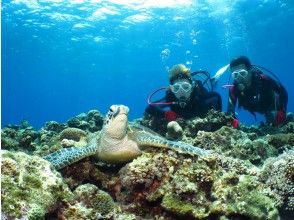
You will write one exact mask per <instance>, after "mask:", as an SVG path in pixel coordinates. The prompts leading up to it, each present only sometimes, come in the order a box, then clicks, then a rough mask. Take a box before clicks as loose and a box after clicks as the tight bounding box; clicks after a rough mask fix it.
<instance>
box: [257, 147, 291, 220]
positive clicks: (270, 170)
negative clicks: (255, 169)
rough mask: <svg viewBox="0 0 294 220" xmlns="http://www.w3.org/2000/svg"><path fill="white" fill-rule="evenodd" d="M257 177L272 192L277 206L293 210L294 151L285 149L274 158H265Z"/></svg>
mask: <svg viewBox="0 0 294 220" xmlns="http://www.w3.org/2000/svg"><path fill="white" fill-rule="evenodd" d="M259 177H260V179H261V180H262V181H263V182H264V183H265V184H266V185H267V186H268V187H269V188H270V189H271V193H274V195H275V196H274V198H275V199H276V203H277V204H276V205H277V207H279V208H282V209H283V210H285V211H292V212H293V211H294V151H293V150H290V151H286V152H284V153H283V154H281V155H280V156H278V157H276V158H269V159H267V160H266V161H265V163H264V166H263V168H262V170H261V172H260V173H259ZM293 216H294V215H293Z"/></svg>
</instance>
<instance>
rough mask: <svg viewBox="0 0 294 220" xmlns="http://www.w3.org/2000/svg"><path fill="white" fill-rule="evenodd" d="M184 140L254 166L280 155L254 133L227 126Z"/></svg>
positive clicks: (200, 132)
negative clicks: (248, 162)
mask: <svg viewBox="0 0 294 220" xmlns="http://www.w3.org/2000/svg"><path fill="white" fill-rule="evenodd" d="M183 140H184V141H186V142H188V143H191V144H193V145H194V146H198V147H201V148H204V149H209V150H214V151H215V152H217V153H219V154H224V155H226V156H232V157H237V158H239V159H242V160H249V161H250V162H252V163H253V164H261V163H262V162H263V160H265V159H266V158H268V157H271V156H277V155H278V150H277V149H276V147H275V146H273V145H270V144H269V143H268V141H267V140H265V139H263V138H258V136H257V135H256V134H254V133H245V132H243V131H241V130H237V129H234V128H232V127H227V126H223V127H222V128H220V129H219V130H217V131H215V132H205V131H199V132H198V133H197V136H196V137H195V138H189V137H187V136H185V137H184V138H183Z"/></svg>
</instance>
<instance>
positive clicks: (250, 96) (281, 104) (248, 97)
mask: <svg viewBox="0 0 294 220" xmlns="http://www.w3.org/2000/svg"><path fill="white" fill-rule="evenodd" d="M251 71H252V73H253V74H252V80H251V82H252V83H251V85H250V88H248V89H246V90H245V91H243V92H242V91H240V90H239V89H238V86H237V85H236V84H235V83H234V86H233V87H231V88H230V92H229V102H228V113H231V114H233V116H235V106H236V103H237V100H238V107H239V108H240V107H243V108H244V109H246V110H248V111H249V112H250V113H252V114H253V115H254V116H255V112H257V113H261V114H264V115H265V116H266V118H267V114H269V113H270V112H271V111H284V112H286V110H287V103H288V94H287V91H286V89H285V88H284V87H283V86H282V85H281V84H280V83H278V82H277V81H275V80H274V79H272V78H270V77H269V76H267V75H264V74H263V73H262V72H261V71H260V70H258V69H256V68H254V69H252V70H251Z"/></svg>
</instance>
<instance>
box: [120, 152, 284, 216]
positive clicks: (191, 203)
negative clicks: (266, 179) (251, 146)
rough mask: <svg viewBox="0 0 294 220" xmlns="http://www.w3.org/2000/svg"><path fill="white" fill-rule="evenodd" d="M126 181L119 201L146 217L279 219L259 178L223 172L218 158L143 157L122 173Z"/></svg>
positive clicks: (129, 209) (146, 154) (121, 177)
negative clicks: (159, 215) (158, 215)
mask: <svg viewBox="0 0 294 220" xmlns="http://www.w3.org/2000/svg"><path fill="white" fill-rule="evenodd" d="M228 160H229V159H228ZM240 172H242V171H240ZM246 172H247V173H250V172H248V171H246ZM251 173H255V171H254V172H251ZM120 179H121V191H120V193H118V197H117V200H118V201H119V202H120V203H123V204H125V206H124V208H125V209H126V210H127V211H130V212H134V213H140V216H143V218H148V217H149V218H152V217H150V215H151V216H152V215H153V216H154V215H156V214H157V213H158V212H159V213H160V214H161V216H166V218H167V219H168V218H170V219H183V218H186V219H209V218H213V217H214V218H216V217H218V218H230V217H231V216H235V217H236V218H237V217H239V218H244V219H246V218H248V219H273V220H275V219H277V217H278V211H277V209H276V208H275V201H274V200H273V199H272V198H271V197H269V196H268V195H267V194H266V193H265V192H264V189H266V186H265V185H264V184H262V183H261V182H258V180H257V178H256V177H255V176H252V175H247V174H244V173H242V174H237V173H235V172H234V171H233V170H230V169H229V170H225V169H223V168H222V167H221V166H219V164H218V158H215V157H207V158H202V159H201V158H199V159H195V158H191V159H189V158H182V156H181V155H177V154H176V153H174V152H171V151H168V153H152V152H151V153H143V154H142V156H140V157H138V158H137V159H135V160H134V161H133V162H131V163H129V164H128V165H127V166H125V167H124V168H123V169H122V170H121V171H120Z"/></svg>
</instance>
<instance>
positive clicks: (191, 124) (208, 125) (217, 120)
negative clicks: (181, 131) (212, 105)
mask: <svg viewBox="0 0 294 220" xmlns="http://www.w3.org/2000/svg"><path fill="white" fill-rule="evenodd" d="M232 122H233V118H232V117H231V116H228V115H226V114H225V113H224V112H218V111H215V110H213V109H211V110H210V111H209V112H208V113H207V115H206V117H205V118H198V117H197V118H195V119H191V120H187V122H186V126H185V127H184V128H185V135H186V136H187V137H195V136H197V133H198V131H211V132H213V131H216V130H218V129H220V128H221V127H223V126H230V125H231V124H232Z"/></svg>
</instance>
